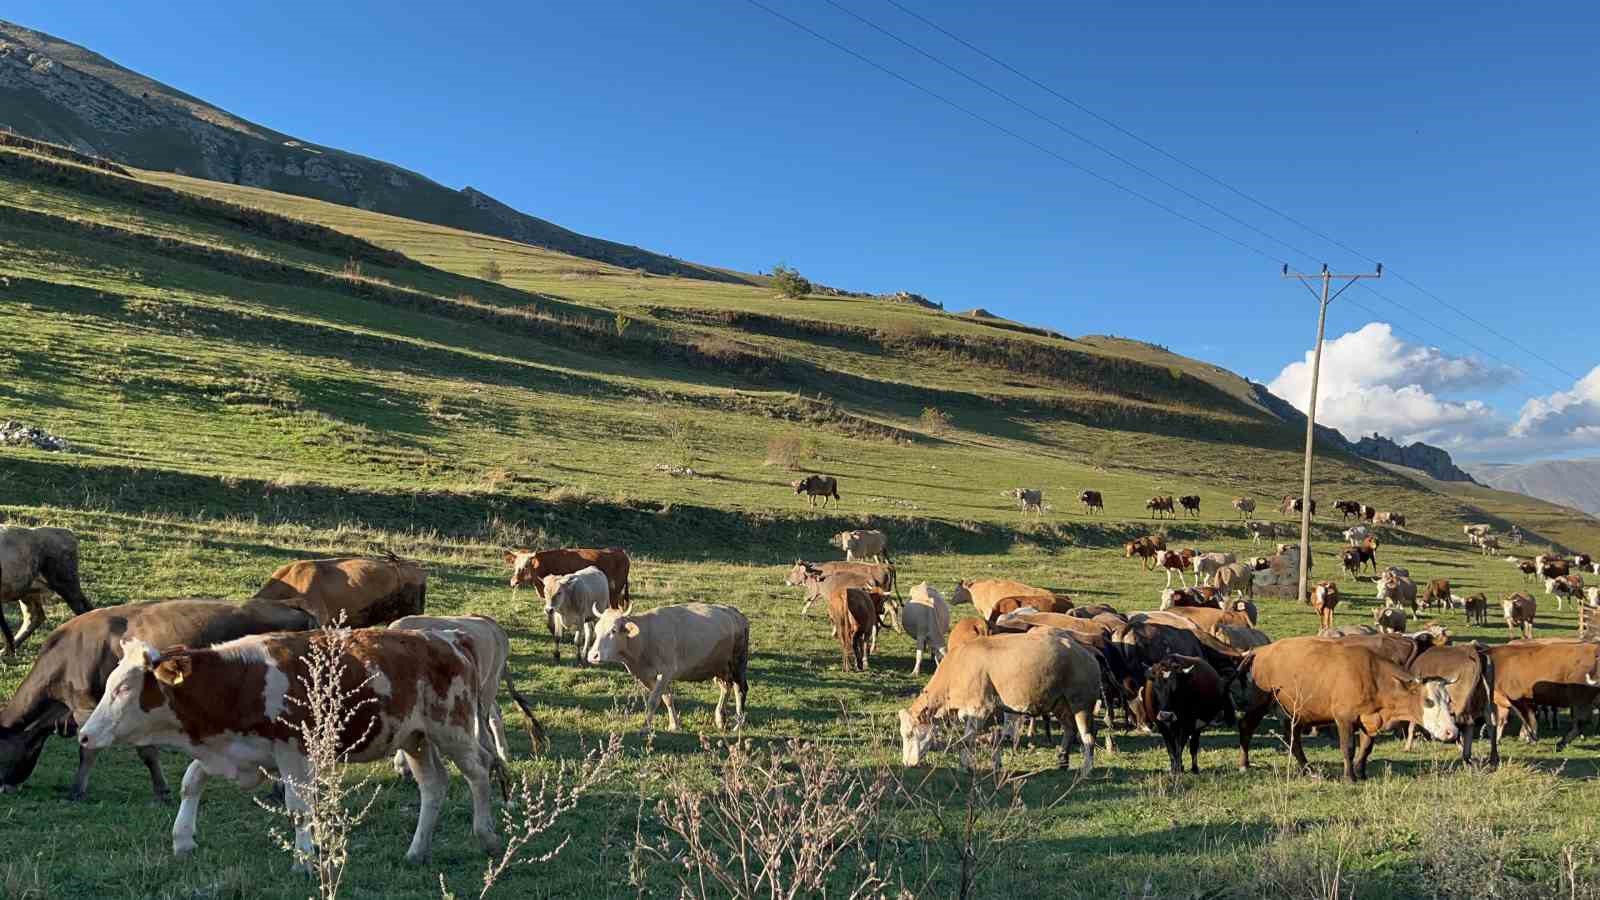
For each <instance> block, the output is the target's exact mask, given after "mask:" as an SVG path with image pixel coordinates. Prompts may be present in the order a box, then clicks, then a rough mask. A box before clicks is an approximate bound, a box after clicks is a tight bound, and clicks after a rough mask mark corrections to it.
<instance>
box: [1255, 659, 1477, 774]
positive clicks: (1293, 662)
mask: <svg viewBox="0 0 1600 900" xmlns="http://www.w3.org/2000/svg"><path fill="white" fill-rule="evenodd" d="M1235 677H1238V678H1243V679H1244V680H1245V684H1246V686H1247V687H1248V688H1249V689H1250V690H1249V700H1248V702H1247V703H1246V704H1245V709H1244V711H1243V713H1242V714H1241V715H1240V717H1239V769H1240V770H1241V771H1243V770H1245V769H1248V768H1249V767H1250V740H1251V738H1252V737H1253V736H1254V735H1255V731H1256V728H1257V727H1258V726H1259V725H1260V724H1261V720H1262V718H1264V717H1265V716H1266V714H1267V712H1268V711H1269V710H1271V709H1272V707H1273V706H1274V705H1275V704H1276V705H1277V706H1278V707H1279V708H1281V709H1282V710H1283V714H1284V717H1285V719H1286V720H1287V722H1288V723H1289V727H1288V731H1289V753H1290V755H1292V756H1293V757H1294V761H1295V762H1296V763H1297V764H1299V765H1300V767H1301V768H1302V769H1303V768H1305V767H1306V765H1307V763H1306V755H1305V749H1304V747H1303V746H1302V743H1301V741H1302V736H1303V735H1304V733H1305V732H1306V730H1308V729H1310V728H1315V727H1320V726H1323V725H1331V726H1333V728H1334V730H1335V731H1336V732H1337V733H1338V735H1339V750H1340V754H1341V755H1342V756H1343V757H1344V779H1345V780H1346V781H1356V780H1357V779H1365V778H1366V777H1367V757H1368V756H1370V755H1371V754H1372V744H1373V740H1374V739H1375V738H1376V737H1377V735H1379V734H1380V733H1382V732H1384V731H1387V730H1389V728H1391V727H1392V726H1393V725H1394V724H1395V723H1398V722H1421V723H1422V727H1423V728H1425V729H1427V731H1428V733H1429V734H1431V735H1433V736H1434V738H1435V739H1437V740H1441V741H1453V740H1455V739H1456V736H1457V734H1458V729H1457V727H1456V724H1455V720H1454V718H1453V717H1452V716H1451V715H1450V693H1449V690H1448V688H1449V687H1450V686H1451V685H1452V684H1454V683H1455V682H1454V681H1452V680H1451V679H1448V678H1438V677H1434V676H1418V675H1415V674H1413V673H1411V672H1408V671H1406V670H1405V669H1403V668H1401V667H1400V666H1397V665H1395V664H1394V663H1392V662H1390V661H1389V660H1387V659H1384V658H1382V657H1380V656H1378V655H1377V654H1376V653H1373V652H1372V651H1371V650H1369V649H1367V648H1366V647H1362V646H1359V645H1355V644H1351V643H1348V642H1346V641H1342V640H1328V639H1325V638H1315V637H1299V638H1287V639H1285V640H1281V641H1276V642H1274V643H1271V644H1268V645H1267V646H1265V647H1259V648H1257V649H1255V650H1251V651H1250V652H1249V654H1247V655H1246V656H1245V658H1244V661H1243V662H1242V663H1241V664H1240V666H1239V671H1238V673H1237V675H1236V676H1235ZM1358 732H1359V747H1358V746H1357V733H1358Z"/></svg>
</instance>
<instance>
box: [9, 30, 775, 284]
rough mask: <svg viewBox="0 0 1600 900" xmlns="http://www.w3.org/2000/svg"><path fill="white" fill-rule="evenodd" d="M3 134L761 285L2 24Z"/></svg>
mask: <svg viewBox="0 0 1600 900" xmlns="http://www.w3.org/2000/svg"><path fill="white" fill-rule="evenodd" d="M0 126H4V127H6V128H9V129H11V130H13V131H15V132H16V133H18V134H21V135H24V136H27V137H33V138H39V139H41V140H47V141H53V142H55V143H59V144H66V145H68V146H71V147H74V148H76V149H78V150H81V151H83V152H86V153H92V154H95V155H97V156H102V157H105V158H107V159H111V160H115V161H117V162H121V163H126V164H128V165H131V166H137V167H139V168H143V169H155V170H159V171H166V172H177V173H180V174H185V175H192V176H195V177H198V178H206V179H209V180H212V181H223V182H229V183H232V184H243V185H249V186H251V187H260V188H267V189H269V190H274V191H279V192H282V193H286V194H298V195H300V196H303V197H315V198H317V199H319V200H327V201H331V202H333V203H340V204H343V205H346V206H358V207H361V208H362V209H370V210H376V211H378V212H383V213H389V214H391V215H396V216H402V217H404V218H408V219H416V220H418V221H422V222H432V223H435V224H438V225H448V226H451V227H454V228H460V229H463V230H465V231H475V232H479V233H481V234H491V235H497V236H500V237H505V238H510V239H512V240H515V241H520V242H522V243H526V244H532V245H535V246H539V247H545V248H548V249H551V250H556V251H559V252H562V253H568V254H571V255H574V256H581V257H584V258H586V259H592V260H596V261H599V262H604V263H609V264H612V265H616V266H623V267H625V268H630V269H643V270H645V271H647V272H653V273H656V274H660V275H681V276H685V277H689V278H700V279H705V280H709V281H723V282H733V283H761V281H762V279H759V278H757V277H756V276H751V275H744V274H741V273H738V272H731V271H726V270H722V269H717V268H713V267H711V266H703V265H698V264H696V263H690V262H684V261H682V260H678V259H673V258H672V257H670V256H665V255H663V254H660V253H653V252H651V251H649V250H645V249H642V248H639V247H633V246H629V245H627V244H619V243H616V242H614V241H608V240H603V239H601V238H594V237H589V236H587V235H583V234H578V233H577V232H575V231H571V230H568V229H566V228H562V227H561V226H559V225H556V224H554V223H551V222H547V221H545V220H543V219H539V218H535V217H534V216H530V215H527V214H526V213H522V212H518V211H517V210H515V209H512V208H511V207H509V206H506V205H505V204H503V203H500V202H499V201H497V200H495V199H494V198H492V197H490V196H488V195H487V194H484V193H483V192H481V191H478V190H474V189H473V188H471V187H464V188H462V189H461V190H455V189H453V188H449V187H446V186H444V185H442V184H439V183H438V182H435V181H432V180H430V179H429V178H427V177H425V176H423V175H420V174H418V173H416V172H413V171H410V170H408V169H403V168H401V167H399V166H396V165H393V164H390V163H386V162H383V161H382V160H376V159H370V158H368V157H365V156H358V155H356V154H354V153H349V152H347V151H344V150H339V149H335V148H333V147H322V146H318V145H316V144H312V143H309V142H307V141H302V140H297V139H296V138H294V137H292V136H290V135H287V134H284V133H282V132H279V131H274V130H272V129H270V128H266V127H263V126H261V125H257V124H255V123H254V122H250V121H247V120H245V119H242V118H240V117H238V116H235V115H233V114H232V113H229V112H227V111H226V110H223V109H219V108H217V107H216V106H213V105H211V104H210V103H207V102H205V101H204V100H200V99H198V98H196V97H193V96H191V95H189V94H185V93H183V92H181V91H178V90H176V89H174V88H171V87H168V86H167V85H165V84H162V83H160V82H158V81H154V80H152V79H150V78H146V77H145V76H143V75H140V74H139V73H137V72H134V71H131V70H129V69H126V68H123V67H122V66H119V65H117V64H116V63H114V62H112V61H111V60H109V59H106V58H105V57H103V56H101V55H99V54H97V53H94V52H93V51H90V50H87V49H85V48H83V47H80V46H78V45H77V44H73V43H70V42H67V41H63V40H61V39H59V38H56V37H52V36H51V35H48V34H44V33H42V32H38V31H33V30H31V29H28V28H24V27H22V26H20V25H15V24H12V23H10V22H6V21H4V20H0Z"/></svg>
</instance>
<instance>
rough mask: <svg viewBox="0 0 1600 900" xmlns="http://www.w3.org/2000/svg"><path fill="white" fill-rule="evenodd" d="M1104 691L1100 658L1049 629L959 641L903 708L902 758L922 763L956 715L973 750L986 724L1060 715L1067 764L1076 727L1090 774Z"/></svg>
mask: <svg viewBox="0 0 1600 900" xmlns="http://www.w3.org/2000/svg"><path fill="white" fill-rule="evenodd" d="M1101 697H1102V691H1101V688H1100V664H1099V663H1098V662H1097V661H1096V660H1095V657H1094V654H1092V653H1091V652H1090V651H1089V650H1088V649H1087V648H1085V647H1084V646H1083V645H1081V644H1079V643H1078V642H1077V641H1075V640H1073V639H1071V638H1070V637H1066V636H1063V635H1060V634H1059V633H1057V632H1054V631H1051V630H1048V629H1035V630H1034V631H1030V632H1028V633H1027V634H999V635H991V636H989V637H979V638H973V639H972V640H969V641H967V642H966V643H964V644H962V645H961V646H959V647H952V648H951V650H950V653H949V655H947V656H946V657H945V660H944V662H943V663H941V664H940V665H939V668H938V669H937V670H935V671H934V673H933V677H932V678H931V679H929V681H928V685H927V687H925V688H923V690H922V693H921V694H919V695H918V696H917V699H915V700H913V701H912V702H911V705H910V706H908V707H906V708H905V709H903V710H901V711H900V716H899V718H900V759H901V762H902V763H904V764H905V765H907V766H916V765H921V763H922V758H923V756H924V755H926V754H927V753H928V751H930V750H932V749H935V748H936V745H937V744H938V742H939V736H938V734H937V726H938V725H939V723H940V722H942V721H948V720H950V719H954V720H955V721H956V723H957V724H959V725H960V726H961V729H962V735H961V738H960V743H961V745H962V755H963V756H966V755H967V754H969V753H970V752H971V750H970V748H971V746H972V740H973V738H975V737H976V736H977V734H978V732H979V731H980V730H981V729H984V728H987V727H990V726H992V725H994V724H996V723H997V722H998V721H999V720H1000V719H1001V717H1003V716H1004V715H1005V714H1006V713H1015V714H1020V715H1026V716H1044V715H1053V716H1055V718H1056V719H1057V720H1058V721H1060V722H1062V723H1063V725H1062V729H1061V751H1060V762H1061V765H1062V766H1066V765H1068V764H1069V763H1070V762H1071V752H1072V751H1071V746H1072V743H1071V734H1072V729H1070V728H1067V727H1066V724H1065V723H1068V722H1071V723H1073V725H1074V726H1076V728H1077V732H1078V740H1079V742H1080V743H1081V744H1082V746H1083V772H1084V773H1088V771H1089V770H1090V769H1091V768H1093V766H1094V730H1093V729H1094V722H1093V719H1092V715H1093V713H1094V705H1095V703H1096V702H1097V701H1098V700H1100V699H1101ZM1001 747H1002V742H1001V741H999V740H996V741H995V742H994V767H995V769H996V770H998V769H999V768H1000V753H1001Z"/></svg>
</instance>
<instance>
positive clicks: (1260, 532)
mask: <svg viewBox="0 0 1600 900" xmlns="http://www.w3.org/2000/svg"><path fill="white" fill-rule="evenodd" d="M1244 527H1245V528H1246V529H1248V530H1249V532H1250V543H1252V544H1259V543H1261V542H1262V541H1263V540H1267V541H1270V540H1272V539H1273V538H1275V537H1277V536H1278V529H1277V528H1276V527H1275V526H1273V524H1272V523H1271V522H1261V521H1256V520H1251V521H1249V522H1246V523H1245V526H1244Z"/></svg>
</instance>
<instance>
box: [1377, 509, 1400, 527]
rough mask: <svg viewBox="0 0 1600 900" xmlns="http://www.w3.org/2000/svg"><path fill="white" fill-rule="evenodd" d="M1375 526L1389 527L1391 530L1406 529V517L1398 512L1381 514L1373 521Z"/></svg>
mask: <svg viewBox="0 0 1600 900" xmlns="http://www.w3.org/2000/svg"><path fill="white" fill-rule="evenodd" d="M1372 524H1374V525H1387V526H1389V527H1390V528H1404V527H1406V517H1405V516H1404V515H1402V514H1401V513H1397V512H1380V513H1378V514H1377V515H1376V516H1374V517H1373V519H1372Z"/></svg>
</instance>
